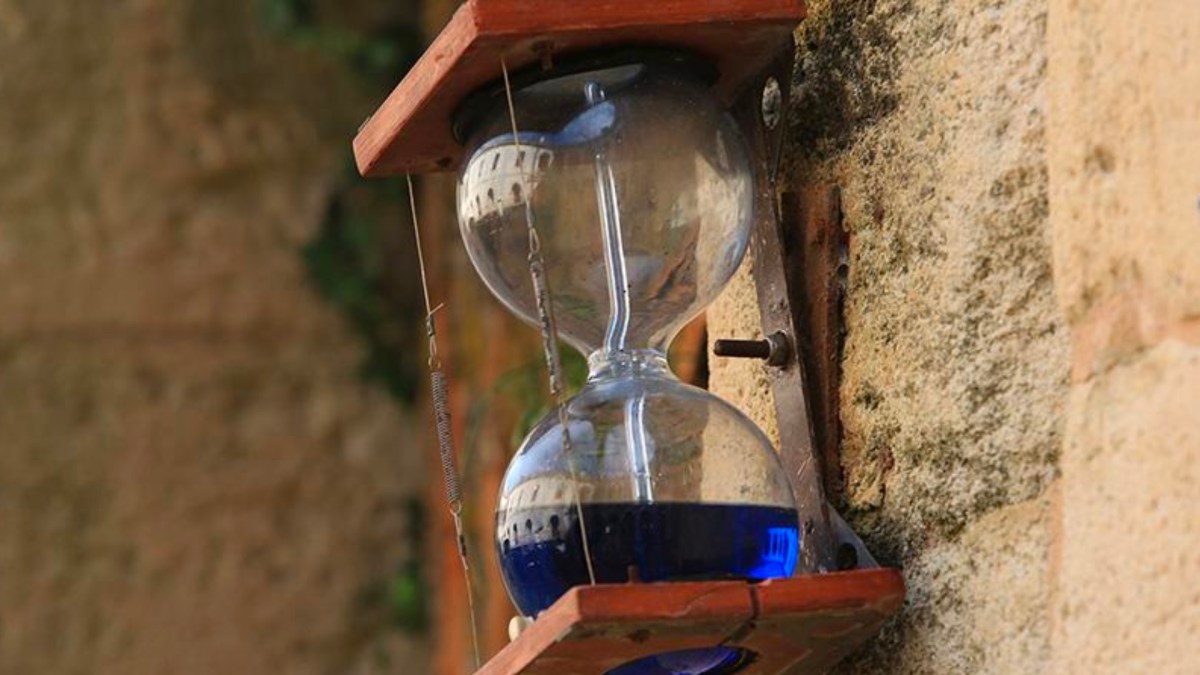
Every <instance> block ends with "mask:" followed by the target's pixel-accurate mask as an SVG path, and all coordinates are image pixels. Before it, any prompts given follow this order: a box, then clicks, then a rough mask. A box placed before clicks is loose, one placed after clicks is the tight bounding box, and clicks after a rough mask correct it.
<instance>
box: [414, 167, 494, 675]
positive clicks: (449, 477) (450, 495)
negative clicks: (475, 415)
mask: <svg viewBox="0 0 1200 675" xmlns="http://www.w3.org/2000/svg"><path fill="white" fill-rule="evenodd" d="M405 179H406V181H407V182H408V202H409V206H410V207H411V209H412V223H413V237H414V238H415V239H416V242H417V266H418V267H420V269H421V291H422V293H424V295H425V335H426V336H427V337H428V338H429V386H430V390H431V402H432V403H433V419H434V424H435V427H436V431H437V443H438V454H439V456H440V458H441V464H442V481H443V483H444V484H445V487H446V503H447V504H448V505H449V507H450V516H451V518H453V519H454V535H455V538H456V539H457V541H456V544H457V547H458V558H459V561H460V562H461V563H462V571H463V582H464V583H465V584H466V590H467V613H468V614H469V618H470V622H471V649H472V651H473V653H474V656H475V669H476V670H478V669H479V666H480V663H481V661H480V654H479V628H478V625H477V623H476V621H475V593H474V591H473V589H472V584H471V563H470V559H469V557H468V556H467V537H466V534H465V533H464V531H463V521H462V510H463V503H462V489H461V487H460V486H459V483H458V469H457V467H456V466H455V461H454V437H453V436H452V435H451V427H450V397H449V393H448V387H447V384H446V374H445V373H444V372H442V361H441V357H440V356H438V349H437V327H436V325H435V324H434V320H433V315H434V314H435V313H436V312H437V311H438V310H439V309H441V308H442V306H441V305H438V306H437V307H433V306H432V305H431V303H430V301H429V281H428V279H427V277H426V275H425V255H424V253H423V252H422V251H421V228H420V227H419V226H418V224H417V200H416V197H415V193H414V191H413V182H412V176H411V175H408V174H406V175H405Z"/></svg>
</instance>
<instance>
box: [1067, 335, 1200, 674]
mask: <svg viewBox="0 0 1200 675" xmlns="http://www.w3.org/2000/svg"><path fill="white" fill-rule="evenodd" d="M1197 412H1200V348H1197V347H1194V346H1187V345H1184V344H1182V343H1179V342H1174V341H1168V342H1165V343H1163V344H1161V345H1159V346H1158V347H1155V348H1153V349H1152V350H1150V351H1148V352H1146V353H1145V354H1144V355H1143V356H1141V357H1140V358H1137V359H1136V360H1134V361H1132V362H1130V363H1129V364H1127V365H1122V366H1119V367H1116V368H1114V369H1112V370H1111V371H1109V372H1108V373H1106V374H1104V375H1101V376H1098V377H1097V378H1095V379H1094V380H1093V381H1091V382H1089V383H1086V384H1083V385H1080V386H1077V387H1076V389H1075V391H1074V392H1073V393H1072V396H1071V404H1070V413H1069V421H1068V426H1067V430H1066V434H1065V435H1066V443H1065V445H1064V448H1063V454H1062V501H1061V514H1060V520H1061V524H1060V532H1059V534H1058V536H1059V538H1060V543H1059V546H1060V550H1061V554H1060V557H1061V560H1060V562H1059V564H1058V569H1057V573H1056V579H1055V581H1056V586H1057V589H1056V594H1057V599H1056V604H1055V615H1054V621H1055V625H1056V627H1055V632H1054V659H1055V666H1056V668H1055V669H1056V672H1061V673H1083V672H1086V673H1191V672H1195V667H1196V661H1195V656H1196V645H1197V644H1200V549H1197V547H1196V541H1197V539H1198V538H1200V425H1198V424H1197Z"/></svg>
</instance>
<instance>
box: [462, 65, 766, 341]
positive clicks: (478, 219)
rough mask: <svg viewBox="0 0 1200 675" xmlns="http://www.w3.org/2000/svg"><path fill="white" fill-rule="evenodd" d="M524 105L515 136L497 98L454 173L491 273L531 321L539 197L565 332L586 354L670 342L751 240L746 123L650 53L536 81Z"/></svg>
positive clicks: (468, 238) (518, 106) (467, 227)
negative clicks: (532, 235) (643, 58)
mask: <svg viewBox="0 0 1200 675" xmlns="http://www.w3.org/2000/svg"><path fill="white" fill-rule="evenodd" d="M513 104H514V109H515V113H516V120H517V124H518V128H519V129H520V132H519V135H518V136H517V137H516V138H514V136H513V134H512V127H511V120H510V119H509V115H508V110H507V108H506V107H505V106H504V105H503V104H500V105H496V106H494V107H493V109H492V110H491V111H490V114H489V115H488V116H486V117H485V118H484V119H483V120H482V121H481V122H480V123H478V124H476V125H475V129H474V133H473V134H472V136H471V139H470V141H469V143H468V146H469V150H468V159H467V160H466V162H465V163H464V164H463V167H462V170H461V173H460V175H459V181H458V222H459V226H460V227H461V229H462V235H463V240H464V241H465V243H466V248H467V252H468V254H469V255H470V257H471V261H472V262H473V263H474V265H475V267H476V268H477V269H478V270H479V273H480V275H481V276H482V277H483V280H484V282H485V283H487V285H488V287H489V288H490V289H491V290H492V292H493V293H495V294H496V296H497V297H499V298H500V300H501V301H502V302H504V304H505V305H507V306H508V307H509V308H510V309H512V310H513V311H514V312H516V313H517V314H518V315H520V316H521V317H522V318H524V319H525V320H527V321H529V322H531V323H536V321H537V309H536V306H535V302H534V292H533V288H532V283H531V281H530V274H529V260H528V254H529V247H530V241H529V237H528V234H527V230H526V209H528V210H529V211H530V215H531V216H532V219H533V222H534V224H535V225H536V227H537V231H538V234H539V238H540V245H541V250H542V256H543V258H544V259H545V262H546V272H547V277H548V280H549V285H550V288H551V289H553V303H554V311H555V316H556V319H557V324H558V330H559V333H560V335H561V337H562V338H563V339H564V340H566V341H568V342H569V343H571V344H572V345H573V346H575V347H576V348H577V349H579V350H581V351H582V352H583V353H585V354H589V353H591V352H593V351H595V350H597V349H602V348H603V349H607V350H616V351H625V350H636V349H645V348H650V349H656V350H663V349H665V348H666V346H667V345H668V344H669V342H670V340H671V338H672V337H674V335H675V333H676V332H678V330H679V329H680V328H681V327H682V326H683V325H684V324H685V323H686V322H687V321H688V320H689V319H691V318H692V317H694V316H695V315H696V314H698V313H699V312H700V311H701V310H702V309H703V308H704V307H705V306H706V305H708V304H709V303H711V302H712V301H713V300H714V299H716V296H717V294H718V293H720V291H721V289H722V288H724V287H725V284H726V283H727V282H728V281H729V279H730V277H731V276H732V275H733V273H734V272H735V271H736V270H737V267H738V264H739V263H740V262H741V260H742V256H743V254H744V253H745V251H746V246H747V243H748V241H749V232H750V223H751V219H752V215H753V203H754V199H753V177H752V174H751V170H750V165H749V161H748V158H747V150H746V146H745V142H744V141H743V139H742V136H741V133H740V132H739V130H738V128H737V126H736V125H735V124H734V122H733V120H732V119H731V118H730V117H729V115H728V114H727V113H726V112H725V111H724V110H723V109H721V107H720V106H719V105H717V103H716V102H715V101H714V100H713V99H712V97H711V95H710V94H709V93H708V91H707V90H706V89H705V88H704V87H703V86H702V85H701V84H700V83H699V82H697V81H696V80H695V79H694V78H691V77H689V76H687V75H686V74H685V73H683V72H681V71H680V70H678V69H675V68H667V67H652V66H647V65H641V64H639V65H630V66H622V67H617V68H609V69H606V70H600V71H591V72H587V73H583V74H580V75H572V76H566V77H559V78H556V79H553V80H549V81H543V82H539V83H537V84H534V85H532V86H528V87H525V88H523V89H519V90H517V91H514V92H513ZM598 221H599V223H598ZM610 270H611V272H612V274H611V275H610V274H609V273H608V272H609V271H610Z"/></svg>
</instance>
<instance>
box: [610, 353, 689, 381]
mask: <svg viewBox="0 0 1200 675" xmlns="http://www.w3.org/2000/svg"><path fill="white" fill-rule="evenodd" d="M630 375H632V376H635V377H668V378H672V379H674V378H675V374H674V373H672V372H671V368H670V366H669V365H667V355H666V354H665V353H663V352H661V351H659V350H657V349H631V350H621V351H609V350H605V349H597V350H596V351H594V352H592V353H591V355H590V356H588V381H589V382H591V381H594V380H598V379H603V378H610V377H621V376H630Z"/></svg>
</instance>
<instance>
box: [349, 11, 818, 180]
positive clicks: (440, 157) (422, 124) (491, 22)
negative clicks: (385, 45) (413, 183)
mask: <svg viewBox="0 0 1200 675" xmlns="http://www.w3.org/2000/svg"><path fill="white" fill-rule="evenodd" d="M802 18H804V3H803V0H468V1H467V2H466V3H464V4H463V6H462V7H460V8H459V9H458V11H457V12H456V13H455V14H454V17H453V18H452V19H451V20H450V23H449V24H447V26H446V28H445V29H443V30H442V32H441V33H440V34H439V35H438V36H437V38H436V39H435V40H434V41H433V44H431V45H430V47H429V49H428V50H427V51H426V52H425V54H424V55H423V56H422V57H421V59H420V61H418V62H417V64H416V66H414V67H413V69H412V70H411V71H410V72H409V74H408V76H407V77H405V78H404V81H402V82H401V83H400V85H399V86H398V87H396V89H395V90H394V91H393V92H392V94H391V95H390V96H389V97H388V98H387V100H386V101H384V103H383V105H382V106H380V107H379V109H378V110H377V111H376V112H375V114H374V115H372V116H371V118H370V119H369V120H367V122H365V123H364V124H363V127H362V128H361V129H360V130H359V133H358V136H357V137H356V138H355V139H354V155H355V159H356V161H357V163H358V169H359V171H360V172H361V173H362V175H364V176H389V175H398V174H403V173H425V172H431V171H448V170H453V169H455V168H457V166H458V164H459V162H461V160H462V151H463V149H462V147H461V146H460V145H459V143H458V141H457V140H455V138H454V134H453V132H452V130H451V120H452V118H453V116H454V113H455V111H456V109H457V108H458V106H459V104H460V103H461V102H462V101H463V99H464V98H465V97H466V96H468V95H469V94H471V93H472V92H473V91H475V90H477V89H479V88H480V87H483V86H485V85H488V84H489V83H492V82H495V81H496V80H497V79H499V78H500V77H501V67H500V60H501V59H502V58H503V59H504V61H505V63H506V65H507V67H508V68H509V70H510V72H515V71H517V70H520V69H523V68H526V67H531V66H537V65H538V64H543V65H544V64H548V63H551V62H552V61H553V59H554V58H556V57H558V56H564V55H569V54H572V53H579V52H584V51H588V50H594V49H597V48H603V47H622V46H639V47H668V48H676V49H683V50H686V51H690V52H694V53H696V54H698V55H699V56H701V57H704V58H707V59H709V60H710V61H711V62H712V63H713V64H714V65H715V66H716V67H717V70H718V72H719V79H718V81H717V83H716V85H715V91H716V93H717V95H718V96H719V97H721V98H722V100H724V101H726V102H727V103H728V102H732V101H733V100H734V99H735V98H736V97H737V95H738V94H739V93H740V91H741V88H742V85H743V84H744V83H745V81H746V79H747V77H749V76H750V75H753V74H755V73H757V72H759V71H760V70H762V68H763V66H764V65H766V64H767V63H768V62H770V61H771V59H773V58H774V57H775V56H776V55H777V54H778V53H779V50H780V48H781V47H782V46H783V45H784V44H785V42H786V41H787V40H789V39H790V38H791V35H792V30H793V29H794V28H795V26H796V24H797V23H799V21H800V20H801V19H802Z"/></svg>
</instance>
